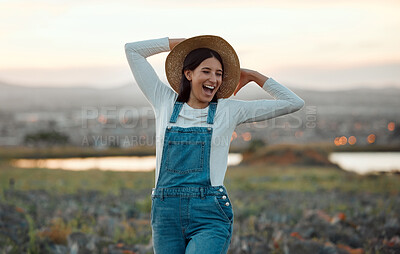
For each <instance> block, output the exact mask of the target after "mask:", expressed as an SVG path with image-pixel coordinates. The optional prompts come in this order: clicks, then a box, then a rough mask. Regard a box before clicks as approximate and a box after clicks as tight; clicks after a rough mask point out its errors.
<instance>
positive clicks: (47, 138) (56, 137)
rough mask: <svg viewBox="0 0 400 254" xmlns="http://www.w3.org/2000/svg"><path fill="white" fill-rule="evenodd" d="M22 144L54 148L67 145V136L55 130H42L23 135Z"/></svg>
mask: <svg viewBox="0 0 400 254" xmlns="http://www.w3.org/2000/svg"><path fill="white" fill-rule="evenodd" d="M24 143H25V144H27V145H33V146H55V145H66V144H68V143H69V136H68V135H66V134H63V133H61V132H58V131H55V130H50V131H47V130H42V131H38V132H35V133H30V134H27V135H25V137H24Z"/></svg>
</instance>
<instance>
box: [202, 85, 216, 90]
mask: <svg viewBox="0 0 400 254" xmlns="http://www.w3.org/2000/svg"><path fill="white" fill-rule="evenodd" d="M204 86H205V87H207V88H208V89H211V90H214V88H215V87H214V86H207V85H204Z"/></svg>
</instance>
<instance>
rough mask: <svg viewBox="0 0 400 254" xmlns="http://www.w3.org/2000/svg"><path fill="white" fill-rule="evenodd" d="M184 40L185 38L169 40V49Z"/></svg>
mask: <svg viewBox="0 0 400 254" xmlns="http://www.w3.org/2000/svg"><path fill="white" fill-rule="evenodd" d="M168 39H169V38H168ZM184 40H186V38H178V39H169V49H170V50H172V49H173V48H174V47H175V46H176V45H177V44H179V43H181V42H182V41H184Z"/></svg>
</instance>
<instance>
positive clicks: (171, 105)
mask: <svg viewBox="0 0 400 254" xmlns="http://www.w3.org/2000/svg"><path fill="white" fill-rule="evenodd" d="M170 50H171V52H170V53H169V55H168V57H167V60H166V74H167V79H168V82H169V84H170V86H171V87H172V89H171V88H170V87H169V86H167V85H165V84H164V83H163V82H161V80H160V79H159V78H158V76H157V75H156V73H155V72H154V70H153V68H152V67H151V65H150V64H149V63H148V62H147V60H146V58H147V57H149V56H151V55H154V54H157V53H161V52H165V51H170ZM125 51H126V56H127V59H128V62H129V65H130V68H131V70H132V72H133V75H134V77H135V79H136V82H137V83H138V85H139V87H140V88H141V90H142V91H143V93H144V95H145V96H146V98H147V99H148V101H149V102H150V103H151V105H152V107H153V109H154V111H155V115H156V126H157V127H156V137H157V143H156V146H157V147H156V154H157V156H156V157H157V162H156V174H155V177H156V178H155V183H156V184H155V185H156V186H155V188H154V189H153V191H152V211H151V224H152V230H153V246H154V252H155V253H157V254H159V253H168V254H172V253H174V254H175V253H208V254H209V253H226V252H227V251H228V247H229V244H230V241H231V236H232V228H233V210H232V205H231V201H230V199H229V196H228V193H227V191H226V189H225V187H224V185H223V181H224V176H225V172H226V169H227V158H228V151H229V145H230V140H231V136H232V133H233V131H234V129H235V127H236V126H237V125H239V124H241V123H245V122H254V121H263V120H267V119H271V118H273V117H277V116H281V115H284V114H288V113H292V112H295V111H297V110H299V109H300V108H302V107H303V105H304V101H303V100H302V99H300V98H299V97H298V96H297V95H296V94H294V93H293V92H292V91H290V90H289V89H287V88H286V87H284V86H282V85H280V84H279V83H277V82H276V81H275V80H273V79H272V78H268V77H266V76H264V75H262V74H260V73H258V72H256V71H253V70H247V69H240V66H239V60H238V57H237V55H236V52H235V51H234V49H233V48H232V47H231V46H230V45H229V44H228V43H227V42H226V41H225V40H224V39H222V38H220V37H218V36H197V37H193V38H190V39H187V40H185V39H169V38H161V39H155V40H147V41H140V42H133V43H127V44H126V45H125ZM251 81H254V82H256V83H257V84H258V85H259V86H260V87H262V88H263V89H264V90H265V91H266V92H268V93H269V94H270V95H272V96H273V97H274V98H275V100H257V101H240V100H233V99H227V98H228V97H230V96H231V95H232V93H233V92H234V93H235V95H236V93H237V92H238V91H239V90H240V89H241V88H242V87H244V86H245V85H246V84H248V83H249V82H251Z"/></svg>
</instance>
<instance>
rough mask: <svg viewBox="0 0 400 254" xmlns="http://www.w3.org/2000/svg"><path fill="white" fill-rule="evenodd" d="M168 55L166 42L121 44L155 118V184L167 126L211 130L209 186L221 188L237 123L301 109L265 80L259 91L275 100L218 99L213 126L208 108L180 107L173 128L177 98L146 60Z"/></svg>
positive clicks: (298, 102) (281, 88) (295, 99)
mask: <svg viewBox="0 0 400 254" xmlns="http://www.w3.org/2000/svg"><path fill="white" fill-rule="evenodd" d="M166 51H170V48H169V39H168V37H166V38H161V39H154V40H146V41H139V42H133V43H127V44H125V52H126V56H127V59H128V62H129V65H130V68H131V70H132V73H133V76H134V77H135V79H136V82H137V84H138V85H139V87H140V89H141V90H142V92H143V93H144V95H145V96H146V98H147V100H148V101H149V102H150V104H151V105H152V107H153V110H154V112H155V117H156V160H157V161H156V170H155V183H156V185H157V180H158V176H159V172H160V166H161V157H162V152H163V144H164V142H163V141H164V134H165V128H166V127H167V125H172V126H179V127H193V126H196V127H212V128H213V134H212V140H211V153H210V180H211V185H213V186H219V185H223V182H224V177H225V172H226V170H227V161H228V152H229V145H230V142H231V136H232V134H233V131H234V129H235V127H236V126H237V125H239V124H241V123H246V122H256V121H263V120H267V119H271V118H274V117H278V116H281V115H285V114H289V113H292V112H295V111H297V110H299V109H301V108H302V107H303V106H304V101H303V100H302V99H301V98H300V97H298V96H297V95H296V94H295V93H293V92H292V91H291V90H289V89H288V88H286V87H284V86H283V85H281V84H279V83H278V82H276V81H275V80H273V79H272V78H269V79H268V80H267V81H266V82H265V83H264V85H263V89H264V90H265V91H266V92H267V93H269V94H270V95H271V96H272V97H273V98H274V99H275V100H254V101H242V100H234V99H229V98H228V99H218V105H217V111H216V114H215V118H214V124H213V125H209V124H207V113H208V107H206V108H203V109H194V108H191V107H190V106H189V105H188V104H187V103H185V104H184V105H183V108H182V110H181V111H180V113H179V117H178V120H177V122H176V123H175V124H170V123H169V120H170V117H171V114H172V111H173V107H174V103H175V100H176V98H177V97H178V94H177V93H176V92H175V91H174V90H173V89H172V88H171V87H170V86H168V85H166V84H164V83H163V82H162V81H161V80H160V78H159V77H158V76H157V74H156V72H155V71H154V69H153V67H152V66H151V65H150V64H149V62H148V61H147V60H146V58H147V57H149V56H152V55H155V54H158V53H161V52H166Z"/></svg>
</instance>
